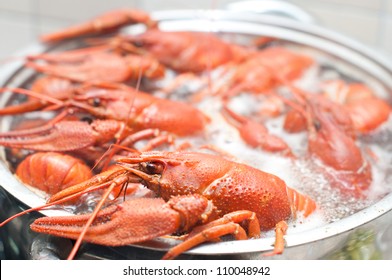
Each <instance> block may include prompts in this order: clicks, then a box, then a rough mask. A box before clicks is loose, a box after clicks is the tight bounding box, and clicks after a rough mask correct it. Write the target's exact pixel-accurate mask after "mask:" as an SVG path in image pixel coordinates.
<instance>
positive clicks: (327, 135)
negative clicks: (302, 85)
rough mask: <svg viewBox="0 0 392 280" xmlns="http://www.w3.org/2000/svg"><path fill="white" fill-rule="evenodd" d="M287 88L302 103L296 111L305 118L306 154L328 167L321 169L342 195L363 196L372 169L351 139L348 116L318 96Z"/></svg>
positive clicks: (369, 181) (353, 138)
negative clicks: (306, 134)
mask: <svg viewBox="0 0 392 280" xmlns="http://www.w3.org/2000/svg"><path fill="white" fill-rule="evenodd" d="M289 87H290V89H291V90H292V92H293V94H294V95H296V96H297V98H298V99H299V100H302V101H301V102H300V103H302V105H304V106H305V107H304V110H301V109H299V111H298V112H297V113H299V114H302V117H303V118H304V119H305V120H306V127H307V129H308V151H309V154H310V155H311V156H315V157H316V158H317V159H319V160H321V162H322V165H324V168H325V167H327V168H332V170H330V171H328V172H325V174H327V177H329V179H330V182H331V184H332V186H336V187H338V188H339V189H340V190H341V191H342V192H343V193H345V194H346V195H349V196H355V197H364V195H365V193H366V191H367V190H368V188H369V187H370V185H371V183H372V170H371V166H370V164H369V163H368V161H367V160H366V159H365V158H364V156H363V154H362V151H361V149H360V148H359V146H358V145H357V143H356V142H355V140H356V137H355V130H354V128H353V125H352V120H351V118H350V117H349V115H347V114H345V113H346V112H345V111H344V110H339V108H340V105H339V104H336V103H334V102H332V101H330V100H328V99H326V98H325V97H323V96H322V95H318V94H309V93H307V92H304V91H302V90H300V89H299V88H297V87H294V86H292V85H291V84H289ZM297 109H298V108H297ZM295 120H296V121H297V119H295ZM300 123H301V121H300V122H296V124H300Z"/></svg>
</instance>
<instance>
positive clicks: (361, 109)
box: [322, 80, 392, 133]
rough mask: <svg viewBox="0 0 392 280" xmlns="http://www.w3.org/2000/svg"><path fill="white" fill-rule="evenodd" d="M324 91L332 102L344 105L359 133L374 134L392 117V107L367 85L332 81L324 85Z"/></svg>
mask: <svg viewBox="0 0 392 280" xmlns="http://www.w3.org/2000/svg"><path fill="white" fill-rule="evenodd" d="M322 91H323V94H324V95H325V96H327V97H328V98H330V99H331V100H332V101H334V102H336V103H339V104H342V105H343V107H344V109H345V110H346V111H347V113H348V114H349V115H350V117H351V119H352V121H353V126H354V129H355V131H357V132H359V133H369V132H372V131H373V130H375V129H376V128H378V127H379V126H380V125H382V124H383V123H385V122H386V121H387V120H388V118H389V117H390V115H391V111H392V109H391V106H390V105H389V104H388V103H387V102H386V101H385V100H383V99H381V98H378V97H377V96H376V94H375V93H374V91H373V90H372V89H370V88H369V87H368V86H367V85H365V84H362V83H351V84H349V83H346V82H344V81H341V80H332V81H327V82H325V83H324V84H323V85H322Z"/></svg>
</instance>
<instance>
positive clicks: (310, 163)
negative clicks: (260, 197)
mask: <svg viewBox="0 0 392 280" xmlns="http://www.w3.org/2000/svg"><path fill="white" fill-rule="evenodd" d="M218 71H219V70H218ZM213 75H214V73H213ZM213 77H214V76H212V80H214V79H213ZM339 77H340V78H341V74H339V73H338V72H337V71H336V70H334V69H331V68H327V70H326V71H322V69H321V67H319V66H315V67H312V68H310V69H309V70H308V71H307V72H306V73H305V74H304V75H303V77H302V78H301V79H300V80H298V81H296V85H297V86H298V87H300V88H303V89H306V90H309V91H311V92H316V91H317V90H318V89H319V88H318V86H319V84H320V80H321V79H334V78H339ZM352 80H353V81H355V80H356V79H354V78H353V79H352ZM220 82H221V81H220ZM190 84H191V88H192V89H195V88H197V89H200V88H202V86H200V85H199V86H198V85H197V81H192V82H191V83H190ZM280 90H281V91H282V92H283V93H284V91H287V89H285V88H282V89H280ZM192 91H193V90H189V92H192ZM174 92H175V93H174V95H172V96H171V98H173V99H177V100H185V101H186V100H187V99H188V98H189V96H190V95H189V94H184V89H182V90H181V91H177V94H176V91H174ZM185 92H186V90H185ZM263 100H264V96H263V95H254V94H246V93H244V94H239V95H238V96H236V97H234V98H232V100H231V101H230V103H229V107H230V108H231V109H232V110H233V111H235V112H236V113H238V114H240V115H243V116H248V117H253V118H255V115H256V114H257V111H258V110H259V109H260V105H261V104H262V102H263ZM221 106H222V105H221V102H220V101H219V99H218V98H214V97H211V96H210V97H207V98H205V99H204V100H203V101H201V102H200V103H199V104H197V107H198V108H199V109H200V110H201V111H203V112H204V113H205V114H206V115H207V116H209V117H210V119H211V120H212V121H211V123H210V124H209V125H208V127H207V132H206V136H205V137H202V138H192V139H189V138H186V139H178V140H177V143H182V142H187V141H189V142H191V143H192V144H193V149H194V150H197V151H202V152H211V151H208V150H200V149H198V148H197V147H200V146H202V145H204V144H212V145H214V146H215V147H218V148H219V149H220V150H223V151H224V152H225V153H228V154H230V155H232V157H230V159H232V160H234V161H237V162H241V163H245V164H247V165H250V166H253V167H255V168H258V169H260V170H263V171H265V172H268V173H271V174H274V175H276V176H278V177H280V178H281V179H283V180H284V181H285V182H286V184H287V185H288V186H290V187H291V188H294V189H296V190H298V191H300V192H302V193H304V194H307V195H309V196H310V197H311V198H313V199H314V200H315V201H316V203H317V205H318V209H317V210H316V212H315V213H313V214H312V215H310V216H309V217H307V218H304V217H303V216H302V215H301V214H299V215H298V217H297V219H296V220H293V221H290V224H289V233H290V232H299V231H303V230H307V229H310V228H314V227H318V226H320V225H323V224H326V223H330V222H334V221H337V220H340V219H342V218H344V217H347V216H349V215H352V214H354V213H355V212H357V211H359V210H361V209H364V208H366V207H368V206H370V205H371V204H373V203H375V202H376V201H377V200H378V199H380V198H381V197H383V196H384V195H386V194H387V193H389V192H390V191H391V190H392V144H391V143H392V141H391V140H392V118H391V117H390V118H389V120H388V121H387V122H386V123H385V124H383V125H382V126H381V127H379V128H378V129H377V130H375V131H374V132H372V133H371V134H369V135H366V136H363V137H360V138H359V139H358V141H357V143H358V145H359V146H360V147H361V148H362V151H364V152H363V156H364V157H365V158H366V159H367V160H368V161H369V163H370V164H371V166H372V175H373V182H372V185H371V186H370V188H369V192H368V193H367V198H366V199H357V198H355V197H348V196H343V195H342V193H341V192H340V190H338V189H336V188H333V187H332V186H331V185H330V183H329V181H328V180H327V178H326V177H325V173H324V172H334V171H333V170H328V168H326V167H324V168H323V169H324V171H323V172H321V171H320V168H318V169H317V168H315V167H316V166H320V165H321V163H320V162H317V161H318V160H317V159H315V158H310V157H309V156H308V154H307V133H306V132H301V133H295V134H292V133H287V132H285V131H284V130H283V129H282V127H283V121H284V116H283V115H282V116H279V117H275V118H263V119H260V121H262V122H264V124H265V126H266V127H267V128H268V130H269V132H270V133H271V134H273V135H277V136H279V137H281V138H282V139H283V140H284V141H285V142H286V143H288V145H289V146H290V148H291V149H292V151H293V153H294V154H295V155H296V156H297V157H298V158H297V159H295V160H293V159H289V158H286V157H283V156H280V155H279V154H274V153H270V152H265V151H262V150H261V149H253V148H250V147H249V146H248V145H246V144H245V143H244V141H243V140H242V139H241V137H240V135H239V133H238V131H237V130H236V129H235V128H234V127H232V126H231V125H229V124H228V123H227V122H226V121H225V119H224V118H223V116H222V115H221V113H220V111H221ZM366 151H371V154H370V153H367V152H366ZM273 234H274V233H273V232H272V231H271V232H269V233H268V234H267V235H273Z"/></svg>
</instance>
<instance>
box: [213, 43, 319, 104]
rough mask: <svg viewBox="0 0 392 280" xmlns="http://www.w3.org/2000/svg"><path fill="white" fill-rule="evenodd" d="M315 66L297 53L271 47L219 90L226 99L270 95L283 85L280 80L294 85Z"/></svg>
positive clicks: (255, 55)
mask: <svg viewBox="0 0 392 280" xmlns="http://www.w3.org/2000/svg"><path fill="white" fill-rule="evenodd" d="M313 63H314V61H313V59H312V58H310V57H308V56H305V55H300V54H297V53H294V52H292V51H290V50H288V49H286V48H282V47H270V48H267V49H263V50H260V51H258V52H255V53H253V54H252V55H250V56H249V57H248V58H247V59H246V60H245V61H243V62H242V63H240V64H239V65H237V64H236V65H235V70H234V73H233V74H232V76H231V77H230V78H229V82H228V83H226V84H225V85H224V86H223V87H221V88H220V89H218V91H217V93H218V94H220V95H222V96H223V97H224V98H228V97H231V96H234V95H237V94H238V93H240V92H244V91H247V92H252V93H260V92H264V91H268V90H270V89H271V88H273V87H274V86H276V85H278V84H279V79H277V78H276V76H279V77H281V78H283V79H285V80H288V81H293V80H295V79H298V78H299V77H301V75H302V74H303V72H304V71H305V70H306V69H307V68H309V67H310V66H311V65H312V64H313Z"/></svg>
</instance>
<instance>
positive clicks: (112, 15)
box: [41, 9, 156, 43]
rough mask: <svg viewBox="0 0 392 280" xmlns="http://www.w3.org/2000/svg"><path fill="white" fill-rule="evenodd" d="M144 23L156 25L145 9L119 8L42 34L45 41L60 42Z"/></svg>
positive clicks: (42, 39)
mask: <svg viewBox="0 0 392 280" xmlns="http://www.w3.org/2000/svg"><path fill="white" fill-rule="evenodd" d="M134 23H143V24H145V25H146V26H147V27H154V26H156V22H155V21H154V20H152V19H151V17H150V15H149V14H147V13H146V12H144V11H140V10H136V9H119V10H113V11H110V12H107V13H104V14H102V15H100V16H97V17H96V18H94V19H92V20H90V21H88V22H85V23H81V24H77V25H74V26H71V27H67V28H65V29H63V30H60V31H56V32H53V33H49V34H45V35H42V36H41V41H43V42H47V43H50V42H58V41H61V40H66V39H74V38H78V37H80V36H85V35H95V34H102V33H106V32H112V31H115V30H117V29H119V28H121V27H123V26H125V25H129V24H134Z"/></svg>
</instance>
